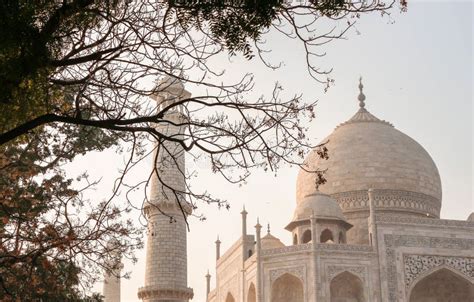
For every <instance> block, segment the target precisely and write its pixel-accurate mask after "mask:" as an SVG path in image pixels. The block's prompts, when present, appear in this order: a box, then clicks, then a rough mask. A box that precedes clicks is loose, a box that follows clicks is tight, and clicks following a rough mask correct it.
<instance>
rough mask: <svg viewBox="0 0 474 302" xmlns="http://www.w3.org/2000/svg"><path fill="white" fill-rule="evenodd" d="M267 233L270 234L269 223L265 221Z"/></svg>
mask: <svg viewBox="0 0 474 302" xmlns="http://www.w3.org/2000/svg"><path fill="white" fill-rule="evenodd" d="M267 233H268V234H270V223H267Z"/></svg>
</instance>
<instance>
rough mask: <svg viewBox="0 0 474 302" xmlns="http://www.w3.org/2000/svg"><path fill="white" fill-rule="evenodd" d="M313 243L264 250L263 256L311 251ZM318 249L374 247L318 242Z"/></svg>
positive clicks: (341, 249) (358, 250) (365, 250)
mask: <svg viewBox="0 0 474 302" xmlns="http://www.w3.org/2000/svg"><path fill="white" fill-rule="evenodd" d="M312 246H313V244H312V243H305V244H297V245H290V246H285V247H280V248H276V249H268V250H262V251H261V253H262V256H272V255H278V254H286V253H295V252H301V251H311V250H312ZM316 250H319V251H344V252H373V251H374V249H373V248H372V246H370V245H357V244H328V243H317V244H316Z"/></svg>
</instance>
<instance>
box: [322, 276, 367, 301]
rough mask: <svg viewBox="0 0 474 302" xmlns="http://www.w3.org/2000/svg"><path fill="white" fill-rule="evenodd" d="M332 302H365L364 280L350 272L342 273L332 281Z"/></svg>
mask: <svg viewBox="0 0 474 302" xmlns="http://www.w3.org/2000/svg"><path fill="white" fill-rule="evenodd" d="M330 293H331V302H365V301H366V300H365V298H364V285H363V283H362V280H360V278H359V277H357V276H356V275H354V274H352V273H349V272H342V273H340V274H339V275H337V276H336V277H334V278H333V279H332V280H331V284H330Z"/></svg>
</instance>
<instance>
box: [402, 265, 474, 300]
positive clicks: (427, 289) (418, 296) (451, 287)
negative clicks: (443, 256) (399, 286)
mask: <svg viewBox="0 0 474 302" xmlns="http://www.w3.org/2000/svg"><path fill="white" fill-rule="evenodd" d="M409 297H410V298H409V302H445V301H474V284H473V283H472V282H471V281H469V280H468V279H466V278H465V277H464V276H462V275H461V274H459V273H457V272H454V271H452V270H450V269H447V268H440V269H437V270H435V271H433V272H431V273H430V274H428V275H426V276H425V277H423V278H421V279H420V280H419V281H418V282H416V283H415V284H414V285H413V286H412V287H411V291H410V292H409Z"/></svg>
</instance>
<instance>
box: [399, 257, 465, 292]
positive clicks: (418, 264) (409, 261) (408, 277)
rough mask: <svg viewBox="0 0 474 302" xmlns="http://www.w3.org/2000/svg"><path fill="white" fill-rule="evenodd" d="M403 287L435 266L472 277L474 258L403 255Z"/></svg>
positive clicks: (408, 285)
mask: <svg viewBox="0 0 474 302" xmlns="http://www.w3.org/2000/svg"><path fill="white" fill-rule="evenodd" d="M403 263H404V268H405V287H406V288H408V287H410V285H411V284H412V283H413V282H414V281H415V280H416V279H417V278H418V277H419V276H420V275H423V273H425V272H427V271H430V270H432V269H434V268H436V267H440V266H446V267H450V268H452V269H454V270H456V271H458V272H460V273H462V274H463V275H465V276H466V277H468V278H474V258H468V257H449V256H430V255H404V257H403Z"/></svg>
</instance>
